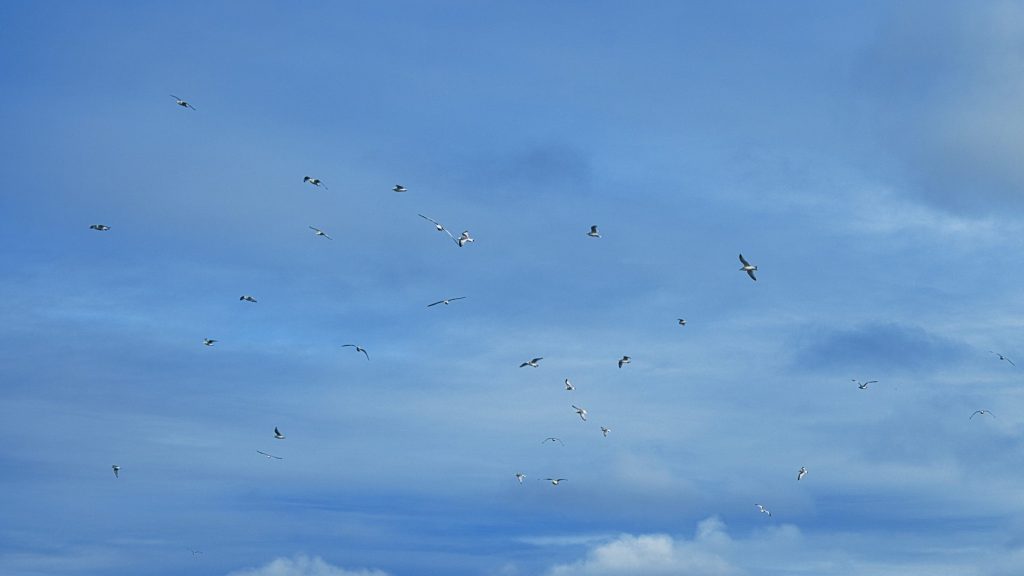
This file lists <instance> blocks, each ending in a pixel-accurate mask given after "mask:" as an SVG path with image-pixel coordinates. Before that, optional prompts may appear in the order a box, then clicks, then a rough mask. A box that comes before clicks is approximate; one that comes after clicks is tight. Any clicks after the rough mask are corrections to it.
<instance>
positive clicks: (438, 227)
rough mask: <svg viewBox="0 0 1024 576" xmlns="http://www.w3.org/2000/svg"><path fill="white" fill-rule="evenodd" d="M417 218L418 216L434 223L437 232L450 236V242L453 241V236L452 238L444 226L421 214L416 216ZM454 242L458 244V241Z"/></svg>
mask: <svg viewBox="0 0 1024 576" xmlns="http://www.w3.org/2000/svg"><path fill="white" fill-rule="evenodd" d="M417 216H419V217H420V218H423V219H424V220H429V221H430V222H433V223H434V228H437V231H438V232H446V233H447V234H448V236H451V239H452V240H455V236H452V233H451V232H448V229H447V228H445V227H444V224H441V223H440V222H438V221H437V220H434V219H433V218H431V217H429V216H424V215H423V214H417ZM455 241H456V242H458V240H455Z"/></svg>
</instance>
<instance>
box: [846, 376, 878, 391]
mask: <svg viewBox="0 0 1024 576" xmlns="http://www.w3.org/2000/svg"><path fill="white" fill-rule="evenodd" d="M850 382H856V383H857V388H860V389H861V390H865V389H867V387H868V384H876V383H878V380H868V381H867V382H861V381H860V380H855V379H853V378H851V379H850Z"/></svg>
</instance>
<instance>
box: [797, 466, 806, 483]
mask: <svg viewBox="0 0 1024 576" xmlns="http://www.w3.org/2000/svg"><path fill="white" fill-rule="evenodd" d="M806 475H807V468H804V467H803V466H801V467H800V470H798V471H797V473H796V479H797V480H803V478H804V476H806Z"/></svg>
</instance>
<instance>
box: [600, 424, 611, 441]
mask: <svg viewBox="0 0 1024 576" xmlns="http://www.w3.org/2000/svg"><path fill="white" fill-rule="evenodd" d="M611 431H612V429H611V428H605V427H604V426H601V434H602V435H603V436H604V437H605V438H607V437H608V433H609V432H611Z"/></svg>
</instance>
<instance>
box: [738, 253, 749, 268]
mask: <svg viewBox="0 0 1024 576" xmlns="http://www.w3.org/2000/svg"><path fill="white" fill-rule="evenodd" d="M740 262H742V263H743V265H744V266H750V262H747V259H746V258H744V257H743V254H740Z"/></svg>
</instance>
